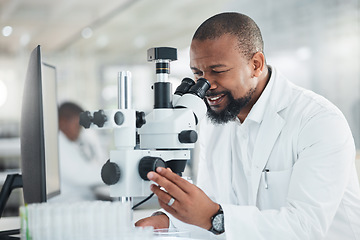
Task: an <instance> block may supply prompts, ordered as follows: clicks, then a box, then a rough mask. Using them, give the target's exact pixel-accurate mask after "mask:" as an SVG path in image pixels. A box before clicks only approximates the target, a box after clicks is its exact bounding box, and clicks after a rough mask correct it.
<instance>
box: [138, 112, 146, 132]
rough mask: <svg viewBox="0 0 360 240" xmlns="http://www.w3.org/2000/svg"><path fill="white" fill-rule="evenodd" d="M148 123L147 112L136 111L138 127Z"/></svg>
mask: <svg viewBox="0 0 360 240" xmlns="http://www.w3.org/2000/svg"><path fill="white" fill-rule="evenodd" d="M145 123H146V119H145V113H144V112H138V111H136V127H137V128H141V127H142V125H144V124H145Z"/></svg>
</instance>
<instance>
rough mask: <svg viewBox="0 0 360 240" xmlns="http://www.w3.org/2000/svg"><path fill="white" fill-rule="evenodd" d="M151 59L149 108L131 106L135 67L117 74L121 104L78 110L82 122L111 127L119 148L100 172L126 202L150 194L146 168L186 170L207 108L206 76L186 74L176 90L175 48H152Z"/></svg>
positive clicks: (104, 127)
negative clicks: (172, 74) (171, 79)
mask: <svg viewBox="0 0 360 240" xmlns="http://www.w3.org/2000/svg"><path fill="white" fill-rule="evenodd" d="M147 60H148V61H149V62H155V65H156V76H157V80H156V82H155V83H154V85H153V86H152V89H153V90H154V109H153V110H152V111H151V112H150V113H148V114H147V115H145V113H144V112H142V111H136V110H135V109H132V106H131V98H132V92H131V86H132V82H131V81H132V80H131V73H130V72H129V71H123V72H119V75H118V109H111V110H102V109H101V110H98V111H92V112H90V111H85V112H83V113H81V114H80V124H81V125H82V126H83V127H84V128H90V127H92V128H99V129H100V128H101V129H113V135H114V143H115V149H114V150H112V151H110V159H109V160H108V161H107V162H106V163H105V164H104V166H103V167H102V169H101V177H102V180H103V182H104V183H105V184H107V185H109V187H110V196H111V197H112V198H118V199H120V200H121V201H123V202H124V201H132V200H131V198H132V197H144V196H148V195H150V194H151V191H150V184H151V182H150V180H149V179H148V178H147V173H148V172H150V171H155V170H156V168H157V167H166V168H170V169H171V170H172V171H173V172H174V173H176V174H178V175H180V176H181V175H182V173H183V171H184V169H185V166H186V162H187V160H189V159H190V149H192V148H194V145H195V142H196V141H197V137H198V135H197V131H196V125H197V124H198V123H199V121H200V119H201V118H202V117H203V116H204V115H205V114H206V110H207V109H206V105H205V103H204V101H203V100H202V99H203V98H204V96H205V92H206V91H207V90H208V89H209V88H210V83H209V82H208V81H207V80H206V79H204V78H200V79H198V80H197V81H196V83H195V81H193V80H192V79H190V78H184V79H183V80H182V82H181V84H180V85H179V86H178V87H177V88H176V91H175V93H174V94H172V89H171V83H170V82H168V78H169V74H170V62H171V61H174V60H177V50H176V48H169V47H159V48H151V49H149V50H148V51H147Z"/></svg>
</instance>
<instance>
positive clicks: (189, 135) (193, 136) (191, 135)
mask: <svg viewBox="0 0 360 240" xmlns="http://www.w3.org/2000/svg"><path fill="white" fill-rule="evenodd" d="M197 138H198V135H197V133H196V131H194V130H185V131H182V132H181V133H179V141H180V142H181V143H196V141H197Z"/></svg>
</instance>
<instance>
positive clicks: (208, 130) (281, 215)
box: [171, 69, 360, 240]
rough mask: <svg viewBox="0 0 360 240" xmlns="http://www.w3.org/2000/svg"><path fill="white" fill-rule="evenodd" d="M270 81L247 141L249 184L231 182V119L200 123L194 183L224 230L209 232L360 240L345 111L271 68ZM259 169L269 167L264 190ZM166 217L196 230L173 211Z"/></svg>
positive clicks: (233, 238) (235, 239)
mask: <svg viewBox="0 0 360 240" xmlns="http://www.w3.org/2000/svg"><path fill="white" fill-rule="evenodd" d="M270 87H271V94H270V98H269V101H268V103H267V106H266V110H265V113H264V116H263V121H262V123H261V126H260V129H259V133H258V136H257V139H256V141H255V146H254V153H253V158H252V168H251V172H250V174H249V178H251V183H252V185H251V186H247V182H246V181H243V182H237V184H235V185H234V184H232V179H233V176H238V175H243V174H244V173H243V172H242V171H241V170H239V168H235V167H234V164H233V162H235V161H241V159H233V156H232V151H233V150H232V142H233V140H232V136H233V134H232V133H233V132H234V128H235V127H236V123H235V122H231V123H229V124H225V125H221V126H215V127H214V126H213V125H210V124H203V123H202V125H201V129H200V163H199V176H198V186H199V187H200V188H202V189H203V190H204V191H205V193H206V194H207V195H208V196H210V197H211V198H212V199H213V200H214V201H215V202H218V203H220V204H221V205H222V207H223V210H224V216H225V234H222V235H220V236H217V237H216V238H220V239H223V238H225V237H226V239H228V240H239V239H246V240H250V239H256V240H259V239H277V240H278V239H286V240H289V239H301V240H303V239H316V240H318V239H334V240H335V239H337V240H339V239H341V240H344V239H360V191H359V184H358V178H357V174H356V170H355V147H354V142H353V137H352V134H351V132H350V129H349V127H348V124H347V122H346V120H345V118H344V116H343V115H342V113H341V112H340V111H339V110H338V109H337V108H336V107H335V106H334V105H332V104H331V103H330V102H329V101H327V100H326V99H324V98H323V97H321V96H319V95H316V94H314V93H313V92H311V91H308V90H304V89H302V88H299V87H297V86H295V85H293V84H292V83H290V82H288V81H287V80H286V79H285V78H284V77H283V76H282V75H280V73H278V72H277V71H276V69H273V71H272V76H271V80H270V82H269V83H268V86H267V88H270ZM265 168H267V169H270V172H269V173H268V186H269V188H268V189H265V185H264V175H263V174H262V171H263V169H265ZM234 186H235V187H234ZM248 188H249V189H250V190H251V191H249V192H248ZM249 193H251V195H252V196H248V195H249ZM237 196H241V197H237ZM244 199H247V200H244ZM171 222H172V224H173V225H174V226H175V227H180V228H193V229H192V230H193V231H194V230H197V229H199V228H197V227H191V226H189V225H186V224H182V223H180V221H178V220H176V219H174V218H171ZM200 231H202V230H200ZM203 233H204V232H203ZM195 236H196V235H195Z"/></svg>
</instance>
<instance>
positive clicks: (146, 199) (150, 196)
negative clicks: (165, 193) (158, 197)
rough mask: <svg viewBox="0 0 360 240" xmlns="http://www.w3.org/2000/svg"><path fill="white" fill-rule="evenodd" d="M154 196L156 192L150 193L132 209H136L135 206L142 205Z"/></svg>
mask: <svg viewBox="0 0 360 240" xmlns="http://www.w3.org/2000/svg"><path fill="white" fill-rule="evenodd" d="M152 196H154V193H152V194H150V195H149V196H148V197H147V198H145V199H144V200H142V201H141V202H139V203H137V204H135V205H134V206H133V207H132V210H134V209H135V208H137V207H138V206H140V205H141V204H143V203H144V202H146V201H148V200H149V199H150V198H152Z"/></svg>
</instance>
